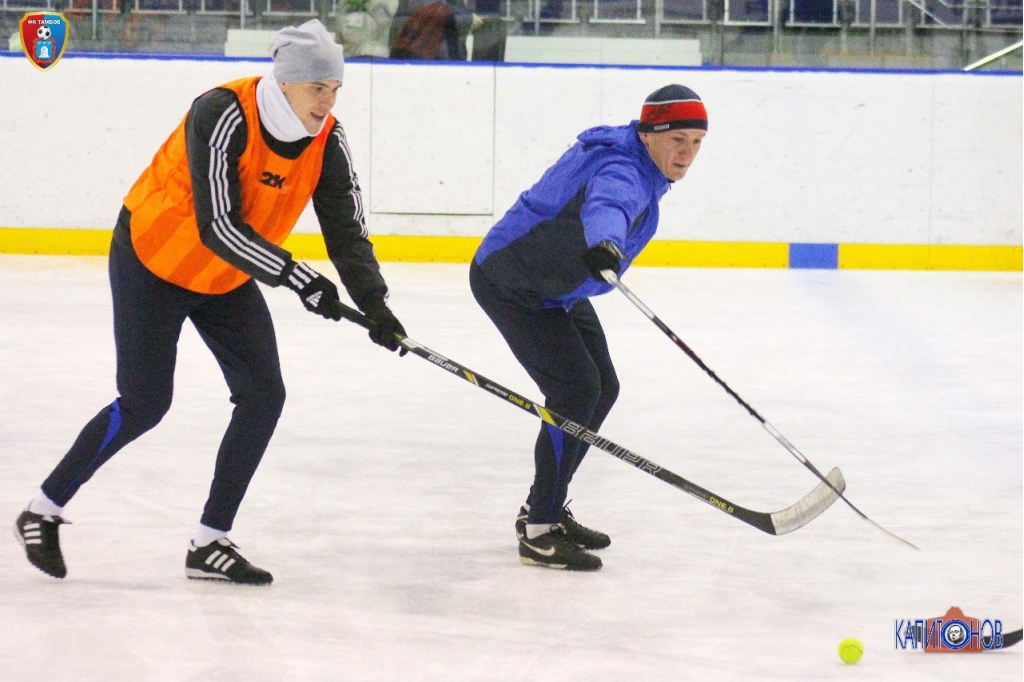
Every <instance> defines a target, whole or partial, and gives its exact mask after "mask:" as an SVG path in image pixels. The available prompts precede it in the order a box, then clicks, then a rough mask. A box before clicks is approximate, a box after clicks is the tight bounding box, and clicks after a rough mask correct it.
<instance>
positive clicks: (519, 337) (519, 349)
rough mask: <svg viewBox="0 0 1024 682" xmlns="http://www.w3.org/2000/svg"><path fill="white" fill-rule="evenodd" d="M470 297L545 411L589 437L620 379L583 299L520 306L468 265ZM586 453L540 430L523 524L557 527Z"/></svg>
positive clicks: (556, 433) (551, 430)
mask: <svg viewBox="0 0 1024 682" xmlns="http://www.w3.org/2000/svg"><path fill="white" fill-rule="evenodd" d="M469 283H470V288H471V289H472V291H473V296H474V297H475V298H476V300H477V303H479V304H480V307H481V308H483V310H484V312H485V313H487V316H488V317H490V318H491V321H492V322H493V323H494V325H495V326H496V327H497V328H498V331H499V332H501V335H502V336H503V337H504V338H505V341H506V343H508V346H509V348H510V349H511V350H512V354H513V355H515V357H516V359H517V360H518V361H519V363H520V364H521V365H522V366H523V368H524V369H525V370H526V371H527V373H528V374H529V375H530V377H531V378H532V379H533V380H534V381H535V382H537V386H538V388H540V391H541V393H543V394H544V398H545V401H546V402H545V407H547V408H548V409H551V410H553V411H555V412H557V413H558V414H560V415H561V416H563V417H565V418H567V419H571V420H572V421H574V422H577V423H579V424H583V425H585V426H587V428H589V429H591V430H594V431H596V430H597V429H599V428H600V427H601V424H602V423H603V422H604V419H605V417H607V416H608V412H609V411H611V409H612V405H613V404H614V403H615V399H616V398H617V397H618V395H619V380H618V377H617V376H616V374H615V367H614V366H613V365H612V359H611V356H610V355H609V353H608V341H607V339H606V338H605V335H604V330H603V329H602V328H601V322H600V320H598V318H597V312H596V311H595V310H594V306H593V305H592V304H591V303H590V301H589V300H586V299H583V300H581V301H579V302H577V303H576V305H574V306H573V307H572V309H571V310H565V309H564V308H536V307H530V306H528V305H524V304H523V303H522V302H521V301H518V300H517V299H516V297H515V296H513V295H510V294H509V293H508V292H505V291H503V290H501V289H499V288H498V287H496V286H495V285H494V284H493V283H492V282H491V281H490V280H488V279H487V277H486V276H485V275H484V274H483V272H482V271H481V270H480V268H479V267H478V266H477V264H476V263H475V262H474V263H473V264H472V265H471V266H470V269H469ZM589 447H590V446H589V445H587V444H586V443H584V442H582V441H580V440H578V439H576V438H573V437H571V436H569V435H567V434H565V433H564V432H562V431H561V430H560V429H557V428H555V427H553V426H551V425H549V424H542V425H541V429H540V433H539V434H538V436H537V443H536V445H535V447H534V465H535V474H534V480H533V486H532V487H531V488H530V494H529V497H528V498H527V502H528V503H529V505H530V513H529V517H528V518H527V521H528V523H558V522H560V521H561V520H562V515H563V512H562V508H563V507H564V505H565V499H566V497H567V494H568V487H569V483H570V481H572V477H573V474H574V473H576V469H577V468H578V467H579V465H580V462H582V461H583V457H584V455H586V453H587V449H588V448H589Z"/></svg>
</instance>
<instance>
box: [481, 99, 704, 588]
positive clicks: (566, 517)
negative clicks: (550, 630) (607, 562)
mask: <svg viewBox="0 0 1024 682" xmlns="http://www.w3.org/2000/svg"><path fill="white" fill-rule="evenodd" d="M707 127H708V117H707V112H706V111H705V109H704V104H703V103H702V102H701V100H700V98H699V97H698V96H697V94H696V93H695V92H693V91H692V90H690V89H689V88H687V87H684V86H682V85H667V86H665V87H663V88H660V89H659V90H657V91H655V92H653V93H652V94H651V95H650V96H649V97H648V98H647V100H646V101H645V102H644V105H643V108H642V110H641V114H640V120H639V121H633V122H632V123H630V124H629V125H624V126H615V127H612V126H599V127H597V128H591V129H589V130H586V131H584V132H583V133H582V134H580V136H579V138H578V139H579V141H578V142H577V143H576V144H575V145H574V146H573V147H572V148H571V149H569V150H568V151H567V152H566V153H565V154H563V155H562V158H560V159H559V160H558V161H557V162H556V163H555V165H553V166H552V167H551V168H549V169H548V170H547V172H545V173H544V175H543V176H542V177H541V179H540V180H539V181H538V182H537V184H535V185H534V186H533V187H531V188H530V189H529V190H527V191H526V192H523V193H522V194H521V195H520V196H519V199H518V200H517V201H516V203H515V205H513V206H512V208H510V209H509V210H508V212H507V213H506V214H505V216H504V217H503V218H502V219H501V220H500V221H498V223H497V224H496V225H495V226H494V227H492V228H491V230H490V232H488V233H487V236H486V237H484V240H483V243H482V244H481V245H480V248H479V250H477V252H476V255H475V257H474V258H473V263H472V264H471V265H470V271H469V281H470V287H471V288H472V290H473V295H474V296H475V297H476V300H477V302H478V303H479V304H480V307H481V308H483V309H484V312H486V313H487V316H488V317H490V318H491V321H492V322H494V324H495V326H496V327H497V328H498V331H500V332H501V335H502V336H503V337H504V338H505V341H506V342H507V343H508V345H509V348H511V350H512V353H513V354H514V355H515V357H516V359H517V360H519V362H520V364H522V365H523V368H524V369H526V371H527V372H528V373H529V375H530V376H531V377H532V378H533V380H534V381H536V382H537V386H538V387H539V388H540V390H541V392H542V393H543V394H544V397H545V399H546V403H545V404H546V407H548V408H549V409H551V410H553V411H555V412H557V413H558V414H560V415H562V416H563V417H566V418H567V419H571V420H572V421H574V422H577V423H579V424H584V425H586V426H587V427H588V428H590V429H592V430H595V431H596V430H597V429H598V428H600V426H601V423H602V422H603V421H604V418H605V417H606V416H608V412H609V411H610V410H611V407H612V404H613V403H614V402H615V398H616V397H617V396H618V393H619V381H618V377H616V375H615V368H614V367H613V366H612V360H611V357H610V355H609V353H608V343H607V340H606V339H605V336H604V331H603V330H602V329H601V323H600V321H599V320H598V318H597V313H596V312H595V311H594V306H593V305H592V304H591V303H590V301H589V300H588V299H589V297H591V296H596V295H598V294H604V293H607V292H609V291H611V290H612V288H613V287H612V286H611V285H610V284H608V283H607V282H606V281H605V280H604V277H602V275H601V272H602V271H603V270H613V271H614V272H615V273H616V274H619V275H621V274H622V273H623V272H624V271H625V270H626V268H628V267H629V265H630V264H631V263H632V262H633V260H634V259H635V258H636V257H637V255H638V254H639V253H640V252H641V251H642V250H643V248H644V247H645V246H646V245H647V242H649V241H650V240H651V238H652V237H653V236H654V233H655V231H656V230H657V228H658V202H659V201H660V200H661V197H662V196H664V195H665V192H667V191H668V189H669V186H670V185H671V183H673V182H675V181H677V180H681V179H682V178H683V177H684V176H685V175H686V171H687V170H688V169H689V167H690V164H692V163H693V160H694V158H695V157H696V155H697V152H698V151H699V150H700V144H701V140H703V138H704V136H705V135H706V134H707ZM587 447H588V446H587V445H586V444H585V443H582V442H581V441H579V440H576V439H573V438H571V437H568V436H566V435H565V434H564V433H563V432H562V431H560V430H559V429H557V428H555V427H552V426H550V425H548V424H544V425H542V426H541V429H540V434H539V435H538V437H537V443H536V446H535V448H534V463H535V467H536V473H535V476H534V480H533V485H532V486H531V488H530V493H529V496H528V497H527V498H526V504H524V505H523V507H522V508H521V509H520V510H519V516H518V518H517V519H516V524H515V525H516V536H517V538H518V539H519V560H520V561H522V562H523V563H524V564H533V565H540V566H547V567H550V568H562V569H568V570H575V571H596V570H598V569H599V568H601V559H600V558H598V557H597V556H595V555H593V554H590V553H589V552H588V551H587V550H594V549H602V548H604V547H607V546H608V545H609V544H611V539H610V538H609V537H608V536H607V535H605V534H604V533H600V532H598V531H594V530H591V529H589V528H586V527H585V526H582V525H581V524H580V523H578V522H577V521H576V520H575V519H574V518H573V515H572V514H571V513H570V512H569V509H568V508H567V507H566V506H565V500H566V497H567V493H568V486H569V482H570V481H571V480H572V476H573V474H574V473H575V472H576V469H577V467H579V465H580V462H581V461H582V460H583V456H584V454H585V453H586V451H587Z"/></svg>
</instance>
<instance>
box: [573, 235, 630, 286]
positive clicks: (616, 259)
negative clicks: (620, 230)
mask: <svg viewBox="0 0 1024 682" xmlns="http://www.w3.org/2000/svg"><path fill="white" fill-rule="evenodd" d="M625 257H626V256H625V255H624V254H623V253H622V251H621V250H620V249H619V247H617V246H615V244H614V242H610V241H608V240H605V241H603V242H601V243H599V244H598V245H597V246H593V247H591V248H589V249H587V250H586V251H584V252H583V264H584V265H586V266H587V270H588V271H589V272H590V276H591V277H593V278H594V279H596V280H597V281H598V282H604V281H605V279H604V277H603V276H602V275H601V271H602V270H611V271H612V272H614V273H615V274H616V275H618V274H619V268H620V267H622V261H623V259H624V258H625Z"/></svg>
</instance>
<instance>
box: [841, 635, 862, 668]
mask: <svg viewBox="0 0 1024 682" xmlns="http://www.w3.org/2000/svg"><path fill="white" fill-rule="evenodd" d="M863 655H864V645H863V644H861V643H860V640H859V639H854V638H853V637H847V638H846V639H844V640H843V641H841V642H840V643H839V658H841V659H843V663H846V664H847V665H853V664H854V663H856V662H857V661H859V660H860V657H861V656H863Z"/></svg>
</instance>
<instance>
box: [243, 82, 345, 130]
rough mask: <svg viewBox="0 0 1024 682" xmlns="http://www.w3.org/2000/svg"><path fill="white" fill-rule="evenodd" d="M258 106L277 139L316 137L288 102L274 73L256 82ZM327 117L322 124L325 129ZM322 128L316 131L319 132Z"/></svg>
mask: <svg viewBox="0 0 1024 682" xmlns="http://www.w3.org/2000/svg"><path fill="white" fill-rule="evenodd" d="M256 107H257V109H258V110H259V113H260V121H261V122H262V123H263V126H264V127H265V128H266V129H267V132H269V133H270V134H271V135H273V136H274V138H275V139H278V140H280V141H281V142H297V141H298V140H301V139H302V138H304V137H314V136H313V135H310V134H309V131H308V130H306V126H304V125H303V124H302V120H301V119H299V116H298V114H296V113H295V110H294V109H292V105H291V104H289V103H288V100H287V98H285V96H284V93H283V92H282V91H281V86H280V85H278V84H277V81H276V80H274V75H273V74H267V75H266V76H264V77H263V78H261V79H260V82H259V83H257V84H256ZM326 123H327V119H324V122H323V123H321V124H320V130H323V127H324V124H326ZM320 130H318V131H316V132H317V134H319V133H320Z"/></svg>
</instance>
